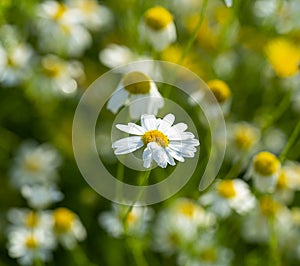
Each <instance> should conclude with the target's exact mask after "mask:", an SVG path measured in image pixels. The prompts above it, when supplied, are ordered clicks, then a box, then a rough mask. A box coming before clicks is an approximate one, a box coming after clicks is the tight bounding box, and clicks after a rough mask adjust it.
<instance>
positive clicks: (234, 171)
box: [223, 161, 241, 179]
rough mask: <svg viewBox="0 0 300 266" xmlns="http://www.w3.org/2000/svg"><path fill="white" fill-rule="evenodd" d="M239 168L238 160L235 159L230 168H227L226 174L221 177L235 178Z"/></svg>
mask: <svg viewBox="0 0 300 266" xmlns="http://www.w3.org/2000/svg"><path fill="white" fill-rule="evenodd" d="M240 170H241V164H240V162H239V161H237V162H235V163H234V164H232V166H231V168H230V169H229V171H228V172H227V174H226V175H225V176H224V177H223V179H229V178H230V179H232V178H236V177H237V175H238V174H239V172H240Z"/></svg>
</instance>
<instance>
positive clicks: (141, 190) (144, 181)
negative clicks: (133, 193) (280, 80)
mask: <svg viewBox="0 0 300 266" xmlns="http://www.w3.org/2000/svg"><path fill="white" fill-rule="evenodd" d="M150 173H151V170H149V171H145V173H144V177H143V178H142V179H141V183H140V185H141V186H145V185H146V184H147V181H148V178H149V176H150ZM143 191H144V189H143V188H141V189H140V191H139V193H138V195H137V197H136V199H135V200H134V201H133V202H132V204H131V205H130V206H129V208H128V209H127V211H126V213H125V215H124V217H123V224H124V225H126V220H127V217H128V215H129V213H130V212H131V210H132V208H133V206H134V204H135V203H136V202H137V201H138V200H139V199H140V197H141V195H142V194H143Z"/></svg>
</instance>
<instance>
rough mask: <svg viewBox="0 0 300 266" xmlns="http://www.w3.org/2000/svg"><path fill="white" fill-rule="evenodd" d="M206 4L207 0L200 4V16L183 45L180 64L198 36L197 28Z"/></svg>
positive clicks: (199, 26)
mask: <svg viewBox="0 0 300 266" xmlns="http://www.w3.org/2000/svg"><path fill="white" fill-rule="evenodd" d="M207 4H208V0H204V1H203V4H202V8H201V11H200V17H199V20H198V23H197V25H196V27H195V29H194V31H193V33H192V36H191V38H190V39H189V41H188V43H187V45H186V46H185V49H184V50H183V53H182V55H181V57H180V59H179V61H178V64H181V63H182V62H183V60H184V58H185V57H186V55H187V53H188V52H189V50H190V49H191V47H192V45H193V43H194V41H195V40H196V38H197V36H198V32H199V30H200V28H201V25H202V23H203V20H204V16H205V12H206V8H207Z"/></svg>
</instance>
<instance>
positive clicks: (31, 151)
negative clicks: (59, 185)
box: [10, 142, 61, 188]
mask: <svg viewBox="0 0 300 266" xmlns="http://www.w3.org/2000/svg"><path fill="white" fill-rule="evenodd" d="M60 163H61V158H60V156H59V154H58V153H57V151H56V150H55V149H54V148H52V147H51V146H50V145H48V144H42V145H38V144H36V143H34V142H26V143H24V144H23V145H22V146H21V147H20V148H19V150H18V151H17V155H16V157H15V158H14V164H13V166H12V168H11V171H10V175H11V181H12V183H13V185H15V186H16V187H17V188H21V187H23V186H24V185H33V184H49V183H52V182H53V181H54V180H55V179H56V177H57V167H59V166H60Z"/></svg>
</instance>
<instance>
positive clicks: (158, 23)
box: [140, 6, 176, 51]
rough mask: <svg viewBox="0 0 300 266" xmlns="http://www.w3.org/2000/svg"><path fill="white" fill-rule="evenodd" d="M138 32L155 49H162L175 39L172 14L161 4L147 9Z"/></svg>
mask: <svg viewBox="0 0 300 266" xmlns="http://www.w3.org/2000/svg"><path fill="white" fill-rule="evenodd" d="M140 34H141V36H142V38H144V39H146V40H147V41H148V42H149V43H150V44H151V45H152V46H153V48H154V49H155V50H156V51H162V50H163V49H165V48H166V47H167V46H169V45H170V44H171V43H173V42H175V41H176V28H175V24H174V21H173V16H172V15H171V13H170V12H169V11H168V10H167V9H165V8H164V7H162V6H156V7H152V8H150V9H148V10H147V11H146V12H145V14H144V17H143V20H142V22H141V24H140Z"/></svg>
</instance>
